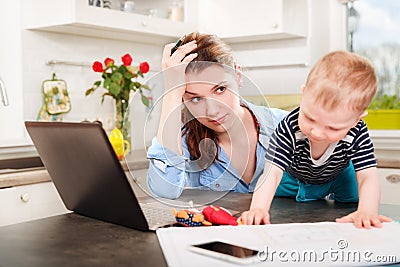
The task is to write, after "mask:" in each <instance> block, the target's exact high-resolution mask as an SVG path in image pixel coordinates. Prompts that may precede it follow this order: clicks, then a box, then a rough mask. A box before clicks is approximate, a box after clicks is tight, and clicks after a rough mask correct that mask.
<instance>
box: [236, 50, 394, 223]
mask: <svg viewBox="0 0 400 267" xmlns="http://www.w3.org/2000/svg"><path fill="white" fill-rule="evenodd" d="M376 88H377V79H376V75H375V71H374V68H373V66H372V65H371V64H370V62H369V61H368V60H367V59H365V58H363V57H361V56H358V55H356V54H353V53H349V52H344V51H336V52H332V53H329V54H327V55H326V56H324V57H323V58H322V59H320V60H319V61H318V62H317V63H316V64H315V66H314V67H313V69H312V70H311V72H310V74H309V75H308V78H307V82H306V85H305V86H303V87H302V94H303V96H302V101H301V104H300V107H298V108H296V109H295V110H293V111H292V112H290V113H289V114H288V115H287V116H286V118H285V119H283V120H282V121H281V122H280V124H279V125H278V127H277V128H276V129H275V132H274V133H273V135H272V137H271V141H270V144H269V148H268V150H267V154H266V159H267V164H266V166H265V168H264V175H263V176H264V178H265V179H262V177H260V179H259V181H258V183H257V186H256V189H255V191H254V196H253V199H252V202H251V205H250V210H249V211H246V212H244V213H243V214H242V216H241V219H242V222H243V223H244V224H260V223H270V219H269V208H270V205H271V202H272V199H273V197H274V193H275V192H276V193H275V195H276V196H285V197H295V198H296V200H297V201H300V202H303V201H310V200H316V199H323V198H326V197H328V198H331V199H334V200H336V201H340V202H357V201H359V203H358V208H357V210H356V211H355V212H353V213H350V214H349V215H347V216H344V217H342V218H338V219H336V221H337V222H353V223H354V224H355V226H356V227H357V228H362V227H364V228H371V226H375V227H381V226H382V225H381V223H382V222H388V221H391V219H389V218H387V217H385V216H382V215H378V206H379V200H380V184H379V180H378V174H377V169H376V160H375V156H374V148H373V145H372V142H371V140H370V138H369V134H368V129H367V126H366V125H365V123H364V122H363V121H362V120H361V119H362V118H363V117H365V116H366V115H367V111H366V109H367V107H368V105H369V103H370V102H371V99H372V98H373V96H374V94H375V92H376ZM269 163H272V164H269ZM353 166H354V167H353ZM284 171H285V173H284ZM278 185H279V187H278Z"/></svg>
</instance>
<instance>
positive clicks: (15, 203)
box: [0, 182, 68, 226]
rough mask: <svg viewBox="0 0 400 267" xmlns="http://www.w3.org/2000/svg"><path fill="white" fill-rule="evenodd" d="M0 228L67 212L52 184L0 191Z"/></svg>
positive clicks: (17, 187) (38, 184)
mask: <svg viewBox="0 0 400 267" xmlns="http://www.w3.org/2000/svg"><path fill="white" fill-rule="evenodd" d="M0 203H1V205H0V226H2V225H9V224H14V223H19V222H24V221H30V220H35V219H40V218H44V217H49V216H54V215H58V214H63V213H66V212H68V210H67V209H66V208H65V206H64V204H63V202H62V200H61V198H60V196H59V195H58V193H57V190H56V188H55V187H54V184H53V183H52V182H45V183H37V184H31V185H24V186H16V187H11V188H2V189H0Z"/></svg>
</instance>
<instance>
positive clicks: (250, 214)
mask: <svg viewBox="0 0 400 267" xmlns="http://www.w3.org/2000/svg"><path fill="white" fill-rule="evenodd" d="M240 220H241V221H242V223H243V224H249V225H252V224H254V225H259V224H269V223H270V221H269V212H268V211H267V210H266V209H259V208H258V209H251V210H248V211H245V212H243V213H242V215H241V216H240Z"/></svg>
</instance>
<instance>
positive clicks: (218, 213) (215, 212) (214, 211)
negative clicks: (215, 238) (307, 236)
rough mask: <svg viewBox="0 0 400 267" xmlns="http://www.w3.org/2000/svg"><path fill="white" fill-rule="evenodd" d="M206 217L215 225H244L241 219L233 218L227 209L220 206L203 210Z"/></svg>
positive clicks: (211, 206)
mask: <svg viewBox="0 0 400 267" xmlns="http://www.w3.org/2000/svg"><path fill="white" fill-rule="evenodd" d="M203 214H204V217H205V218H206V219H207V220H208V221H210V222H211V223H213V224H218V225H221V224H222V225H235V226H236V225H239V224H242V222H241V221H240V219H238V218H236V217H234V216H232V214H231V213H230V212H228V211H227V210H226V209H224V208H221V207H218V206H213V205H210V206H207V207H205V208H204V209H203Z"/></svg>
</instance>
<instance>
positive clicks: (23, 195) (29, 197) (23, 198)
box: [20, 193, 31, 202]
mask: <svg viewBox="0 0 400 267" xmlns="http://www.w3.org/2000/svg"><path fill="white" fill-rule="evenodd" d="M20 198H21V200H22V201H23V202H28V201H29V200H30V199H31V196H30V195H29V193H24V194H22V195H21V196H20Z"/></svg>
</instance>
